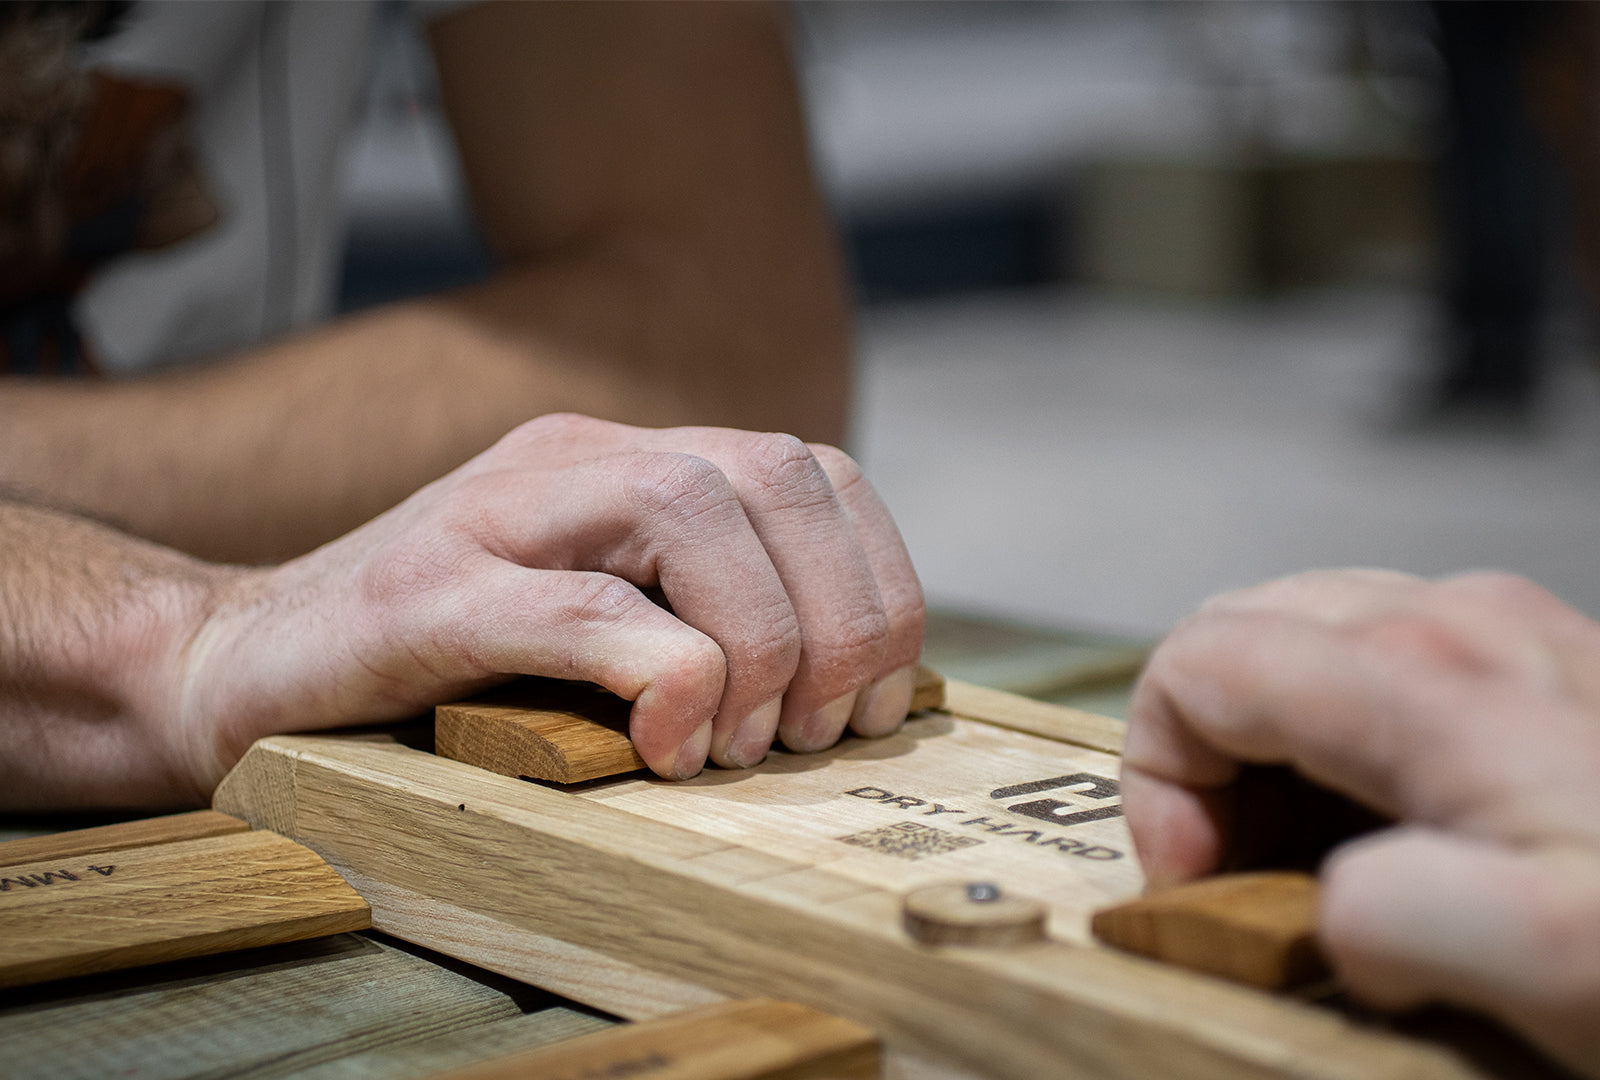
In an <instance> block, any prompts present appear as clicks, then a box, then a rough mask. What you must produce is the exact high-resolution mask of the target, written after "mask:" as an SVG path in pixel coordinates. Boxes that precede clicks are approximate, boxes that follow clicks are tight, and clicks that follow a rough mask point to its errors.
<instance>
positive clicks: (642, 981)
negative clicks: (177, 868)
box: [217, 710, 1486, 1080]
mask: <svg viewBox="0 0 1600 1080" xmlns="http://www.w3.org/2000/svg"><path fill="white" fill-rule="evenodd" d="M1023 711H1026V710H1023ZM1069 726H1070V725H1069ZM1116 765H1117V762H1116V759H1115V757H1114V756H1113V755H1110V754H1107V753H1104V752H1102V751H1097V750H1092V749H1087V748H1084V747H1080V746H1074V745H1071V744H1069V743H1065V742H1058V741H1053V740H1050V739H1044V738H1039V737H1036V736H1031V735H1027V734H1023V733H1019V732H1015V731H1009V730H1005V729H1003V728H1000V727H996V726H994V725H990V724H985V723H979V722H974V721H970V720H963V719H959V718H956V717H952V716H949V715H940V714H936V715H934V716H931V717H928V718H924V719H918V720H913V721H911V722H910V723H908V724H907V727H906V729H905V731H903V732H902V733H900V734H898V735H895V736H892V737H890V738H887V739H882V740H874V741H865V740H851V741H847V742H845V743H843V744H841V745H840V746H839V747H836V748H835V749H833V750H831V751H827V752H824V753H822V754H816V755H805V756H796V755H788V754H774V755H773V756H772V757H771V758H770V759H769V760H768V761H767V762H766V763H765V764H764V765H762V766H760V767H758V768H756V769H754V770H748V771H740V772H718V771H708V772H706V773H704V774H702V775H701V776H700V777H697V778H696V779H694V780H691V781H686V782H683V783H678V784H669V783H666V782H662V781H655V780H649V779H640V778H622V779H618V780H613V781H602V782H597V783H594V784H591V785H584V786H582V787H580V788H577V789H574V790H559V789H555V788H552V787H549V786H544V785H538V784H532V783H526V782H519V781H515V780H511V779H508V778H505V777H500V776H495V775H492V774H489V773H486V772H484V771H483V770H480V769H475V768H471V767H469V766H465V765H462V764H460V763H457V762H451V761H447V760H443V759H439V758H435V757H433V756H431V755H427V754H422V753H419V752H416V751H412V750H408V749H405V748H403V747H400V746H397V745H387V746H385V745H382V744H376V743H370V742H368V743H359V744H358V743H350V742H342V741H340V740H338V739H335V738H311V737H277V738H272V739H267V740H263V741H262V742H260V743H258V744H257V745H256V746H255V747H254V748H253V749H252V750H251V751H250V753H249V754H248V755H247V756H246V758H245V759H244V761H243V762H241V764H240V766H239V767H238V769H236V770H235V772H234V773H233V774H232V775H230V776H229V777H228V779H227V780H225V781H224V783H223V785H222V787H221V788H220V789H219V791H218V795H217V807H218V808H219V809H222V810H225V811H227V812H230V813H234V814H237V815H239V816H241V817H244V818H245V819H246V820H249V821H251V822H252V823H254V824H256V825H258V826H263V827H268V828H274V829H277V830H279V831H282V832H284V833H286V834H288V835H292V836H295V837H297V838H299V839H302V840H303V841H305V842H306V843H308V844H309V845H310V846H312V847H314V848H315V849H316V850H318V851H319V852H320V853H322V854H323V855H324V857H325V858H327V859H328V860H329V861H330V862H331V863H332V864H333V865H335V866H336V867H338V868H339V869H340V871H341V873H344V874H345V875H346V877H347V878H348V879H349V880H350V881H351V882H352V883H353V884H355V885H356V886H357V888H358V889H360V890H361V891H362V892H363V893H364V895H366V896H367V897H368V899H369V900H370V901H371V902H372V904H373V910H374V922H375V925H377V926H378V927H380V928H382V929H385V930H388V931H389V932H391V933H395V934H398V935H400V936H403V937H406V938H408V939H410V940H415V941H418V942H420V943H422V944H425V945H428V946H429V947H432V948H436V949H439V950H440V951H442V952H446V953H449V954H451V955H457V956H461V957H463V958H466V959H469V960H472V961H473V962H475V963H479V964H481V965H483V966H486V967H490V968H493V969H495V970H499V971H503V972H506V973H508V974H512V975H514V976H516V977H519V978H524V979H529V980H531V981H534V982H536V983H538V984H539V985H542V986H547V987H550V988H552V989H555V990H558V991H559V992H561V993H565V994H568V995H570V996H573V997H575V998H577V999H578V1000H580V1001H584V1002H586V1003H588V1004H591V1005H594V1006H597V1007H600V1008H604V1009H608V1010H610V1011H613V1012H616V1013H619V1014H621V1015H624V1016H628V1017H630V1018H635V1019H638V1018H642V1017H646V1016H651V1015H660V1014H662V1013H665V1012H669V1011H672V1010H673V1009H677V1008H684V1007H688V1006H689V1005H693V1004H702V1003H704V1002H706V1001H708V1000H716V999H717V998H719V997H729V996H731V997H744V996H752V995H768V996H772V997H778V998H783V999H788V1000H795V1001H800V1002H802V1003H806V1004H810V1005H813V1006H816V1007H818V1008H822V1009H826V1010H829V1011H833V1012H837V1013H839V1014H841V1015H844V1016H846V1017H847V1018H849V1019H852V1020H855V1021H857V1022H859V1023H862V1024H865V1025H867V1026H868V1027H871V1028H873V1029H874V1030H876V1031H878V1032H879V1033H880V1034H881V1035H882V1036H883V1037H884V1039H885V1041H886V1045H887V1046H888V1047H889V1048H890V1049H891V1050H892V1051H895V1052H898V1053H903V1054H909V1055H914V1056H916V1057H919V1058H922V1059H924V1060H928V1061H931V1062H933V1063H935V1064H936V1065H938V1066H941V1067H949V1068H951V1069H953V1070H966V1071H968V1072H970V1073H972V1074H974V1075H981V1076H986V1077H996V1078H1002V1077H1007V1078H1020V1077H1038V1076H1051V1077H1064V1078H1066V1077H1140V1078H1146V1077H1154V1078H1160V1077H1183V1078H1186V1080H1187V1078H1197V1080H1206V1078H1230V1080H1232V1078H1242V1077H1280V1076H1281V1077H1303V1078H1312V1077H1316V1078H1327V1080H1332V1078H1335V1077H1338V1078H1348V1080H1357V1078H1360V1080H1370V1078H1378V1080H1384V1078H1394V1080H1398V1078H1401V1077H1406V1078H1418V1080H1420V1078H1428V1077H1440V1078H1443V1077H1452V1078H1464V1077H1476V1076H1482V1075H1486V1074H1484V1073H1483V1072H1481V1071H1480V1070H1478V1069H1477V1068H1476V1067H1475V1066H1474V1065H1472V1064H1470V1063H1468V1062H1467V1061H1465V1060H1464V1059H1462V1058H1461V1057H1460V1056H1459V1055H1457V1054H1455V1053H1454V1052H1452V1051H1450V1050H1448V1049H1446V1048H1441V1047H1438V1046H1435V1045H1431V1044H1429V1043H1426V1042H1420V1041H1418V1040H1415V1039H1411V1038H1407V1037H1404V1036H1401V1035H1396V1034H1393V1033H1390V1032H1387V1031H1383V1030H1379V1029H1376V1028H1369V1027H1365V1026H1361V1025H1357V1024H1353V1023H1351V1022H1350V1021H1349V1020H1347V1019H1346V1018H1345V1017H1343V1016H1341V1015H1338V1014H1336V1013H1333V1012H1330V1011H1328V1010H1327V1009H1324V1008H1321V1007H1319V1006H1315V1005H1311V1004H1307V1003H1303V1002H1299V1001H1295V1000H1292V999H1283V998H1277V997H1273V996H1270V995H1266V994H1263V993H1259V992H1256V991H1252V990H1248V989H1245V988H1240V987H1234V986H1231V985H1228V984H1224V983H1221V982H1219V981H1217V980H1215V979H1211V978H1207V977H1203V976H1199V975H1193V974H1189V973H1186V972H1182V971H1178V970H1174V969H1170V968H1167V967H1165V966H1164V965H1159V964H1155V963H1153V962H1150V961H1145V960H1142V959H1140V958H1137V957H1131V956H1127V955H1124V954H1120V953H1116V952H1113V951H1112V950H1109V949H1105V948H1103V947H1099V946H1095V945H1092V944H1091V943H1090V939H1089V938H1088V935H1087V923H1088V918H1089V914H1090V913H1091V912H1092V911H1093V910H1095V909H1097V908H1100V907H1103V906H1105V905H1106V904H1107V903H1109V902H1114V901H1118V900H1123V899H1127V898H1130V897H1132V896H1134V895H1137V894H1138V892H1139V891H1140V888H1141V886H1142V881H1141V879H1140V875H1139V871H1138V868H1137V867H1136V866H1135V865H1134V863H1133V860H1132V858H1131V857H1130V853H1129V850H1128V845H1127V836H1126V831H1125V828H1124V826H1123V824H1122V821H1121V819H1120V817H1119V816H1116V812H1115V807H1116V803H1117V795H1116V792H1115V786H1114V778H1115V776H1116V775H1117V771H1116ZM1065 777H1071V778H1073V779H1071V780H1063V779H1061V778H1065ZM1063 785H1064V786H1063ZM1028 804H1035V805H1033V806H1032V807H1031V808H1030V810H1029V811H1028V812H1019V808H1021V807H1023V806H1024V805H1028ZM1038 804H1043V805H1038ZM1057 811H1059V812H1057ZM1041 813H1042V814H1044V815H1045V817H1043V818H1041V817H1039V816H1037V815H1038V814H1041ZM1077 815H1085V816H1083V817H1078V816H1077ZM927 830H934V831H933V832H929V831H927ZM971 841H976V842H975V843H974V842H971ZM913 856H915V857H913ZM974 879H982V880H986V881H992V882H994V883H996V884H998V885H1000V886H1001V887H1003V888H1004V889H1005V890H1007V891H1008V892H1011V893H1015V894H1016V895H1019V896H1023V897H1032V898H1034V899H1036V900H1039V901H1041V902H1042V903H1044V904H1045V905H1046V907H1047V908H1048V911H1049V931H1050V934H1051V936H1052V940H1049V941H1046V942H1042V943H1036V944H1029V945H1015V946H1001V947H984V948H979V947H966V946H962V947H930V946H925V945H919V944H917V943H915V942H914V941H912V940H911V939H910V938H909V937H908V936H907V934H906V932H905V930H904V927H903V923H902V897H903V894H904V893H906V892H907V891H910V890H912V889H915V888H919V887H922V886H925V885H929V884H935V883H939V882H945V881H956V882H962V881H971V880H974Z"/></svg>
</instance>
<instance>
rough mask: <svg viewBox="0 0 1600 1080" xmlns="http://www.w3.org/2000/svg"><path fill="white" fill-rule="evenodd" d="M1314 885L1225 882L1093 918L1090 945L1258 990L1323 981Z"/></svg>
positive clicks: (1303, 877)
mask: <svg viewBox="0 0 1600 1080" xmlns="http://www.w3.org/2000/svg"><path fill="white" fill-rule="evenodd" d="M1316 924H1317V879H1316V878H1314V877H1312V876H1311V875H1310V874H1302V873H1292V872H1288V871H1281V872H1262V873H1249V874H1223V875H1220V876H1218V877H1212V878H1206V879H1204V880H1202V881H1196V882H1192V883H1190V884H1187V885H1180V886H1178V887H1176V888H1172V889H1163V890H1161V891H1160V892H1154V893H1150V894H1149V895H1146V896H1142V897H1140V898H1139V899H1137V900H1133V901H1130V902H1129V903H1126V904H1121V905H1118V906H1117V907H1113V908H1107V909H1106V910H1104V911H1100V912H1097V913H1096V914H1095V916H1094V919H1093V921H1092V926H1093V930H1094V935H1095V937H1097V938H1099V939H1100V940H1101V941H1104V942H1106V943H1107V944H1109V945H1115V946H1116V947H1117V948H1120V949H1126V950H1128V951H1129V952H1134V953H1138V954H1139V955H1141V956H1148V957H1151V958H1153V959H1156V960H1164V961H1166V962H1167V963H1169V964H1177V965H1179V966H1180V967H1186V968H1190V969H1192V970H1195V971H1204V972H1207V973H1209V974H1212V975H1219V976H1221V977H1222V978H1225V979H1231V980H1233V981H1234V982H1240V983H1245V984H1247V985H1249V986H1259V987H1261V988H1262V989H1264V990H1284V989H1288V988H1290V987H1293V986H1299V985H1301V984H1304V983H1307V982H1311V981H1313V980H1316V979H1321V978H1325V977H1326V976H1327V975H1328V966H1327V963H1326V961H1325V960H1324V959H1323V957H1322V954H1321V953H1320V952H1319V951H1318V949H1317V942H1316Z"/></svg>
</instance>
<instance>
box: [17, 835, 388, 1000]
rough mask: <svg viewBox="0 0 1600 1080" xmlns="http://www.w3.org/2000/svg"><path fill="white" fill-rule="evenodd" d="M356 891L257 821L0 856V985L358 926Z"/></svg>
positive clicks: (365, 913) (360, 910) (361, 921)
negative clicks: (105, 845)
mask: <svg viewBox="0 0 1600 1080" xmlns="http://www.w3.org/2000/svg"><path fill="white" fill-rule="evenodd" d="M369 925H370V912H369V910H368V908H367V904H366V901H364V900H362V899H361V897H360V896H358V895H357V894H356V892H355V890H354V889H352V888H350V886H349V885H347V884H346V883H345V881H344V879H343V878H341V877H340V876H339V875H338V874H337V873H336V872H334V871H333V870H332V869H331V868H330V867H329V866H328V865H327V864H326V863H324V862H323V861H322V860H321V859H320V858H318V857H317V855H316V854H315V853H313V852H312V851H310V850H308V849H307V848H305V847H302V846H301V845H299V844H297V843H295V842H294V841H292V840H288V839H285V838H284V837H282V836H278V835H276V834H273V833H269V832H240V833H231V834H227V835H223V836H211V837H204V838H201V839H197V840H182V841H175V842H172V843H166V844H157V845H155V846H153V847H139V848H124V849H122V850H118V851H107V852H92V853H88V854H80V855H75V856H70V857H62V858H57V859H50V860H47V861H40V862H32V863H22V864H18V865H12V866H6V867H3V868H0V987H6V986H21V985H26V984H29V983H37V982H43V981H47V980H51V979H61V978H66V977H69V976H73V975H83V974H87V973H90V972H103V971H113V970H117V969H120V968H127V967H137V966H140V965H143V964H154V963H160V962H162V961H166V960H177V959H183V958H185V957H191V956H203V955H206V954H209V953H216V952H225V951H228V950H231V949H246V948H252V947H255V946H259V945H271V944H276V943H280V942H285V941H296V940H299V939H302V938H308V937H319V936H322V935H326V934H336V933H340V932H343V931H347V930H360V929H364V928H365V927H367V926H369Z"/></svg>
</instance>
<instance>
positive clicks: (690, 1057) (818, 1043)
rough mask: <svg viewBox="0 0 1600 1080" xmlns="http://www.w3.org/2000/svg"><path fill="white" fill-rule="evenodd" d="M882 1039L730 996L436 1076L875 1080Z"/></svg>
mask: <svg viewBox="0 0 1600 1080" xmlns="http://www.w3.org/2000/svg"><path fill="white" fill-rule="evenodd" d="M880 1057H881V1054H880V1051H879V1047H878V1040H877V1039H876V1037H874V1036H873V1034H872V1032H871V1031H870V1030H868V1029H867V1028H864V1027H862V1026H861V1025H859V1024H853V1023H851V1022H850V1021H848V1020H843V1019H840V1018H839V1017H837V1016H830V1015H828V1014H827V1013H824V1012H819V1011H817V1010H816V1009H808V1008H806V1007H805V1006H804V1005H795V1004H792V1003H789V1002H782V1001H767V1000H755V1001H730V1002H724V1003H722V1004H719V1005H708V1006H705V1007H704V1008H700V1009H693V1010H690V1011H689V1012H685V1013H679V1014H677V1015H675V1016H667V1017H662V1018H661V1019H659V1020H647V1021H645V1022H644V1023H641V1024H623V1025H620V1026H618V1027H613V1028H609V1029H607V1030H605V1031H597V1032H594V1033H593V1034H590V1035H584V1036H580V1037H578V1038H575V1039H570V1040H568V1041H566V1042H563V1043H560V1044H558V1045H555V1046H547V1047H543V1048H541V1049H537V1050H531V1051H528V1052H527V1053H524V1054H518V1055H515V1056H513V1057H510V1058H506V1059H504V1060H500V1061H492V1062H485V1063H483V1064H480V1065H475V1066H471V1067H468V1068H464V1069H459V1070H456V1071H454V1072H450V1073H445V1074H443V1075H441V1076H439V1077H438V1078H437V1080H521V1078H524V1077H530V1076H540V1077H552V1078H555V1077H573V1078H581V1077H611V1076H615V1077H628V1078H629V1080H873V1078H875V1077H878V1076H880V1075H881V1069H880Z"/></svg>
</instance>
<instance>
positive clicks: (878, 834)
mask: <svg viewBox="0 0 1600 1080" xmlns="http://www.w3.org/2000/svg"><path fill="white" fill-rule="evenodd" d="M839 839H840V840H843V841H844V842H845V843H847V844H854V845H855V846H856V847H864V848H870V849H872V850H873V851H876V852H877V853H878V854H880V855H893V856H895V857H896V858H899V859H925V858H927V857H928V856H929V855H943V854H944V853H945V852H947V851H960V850H961V849H962V848H969V847H972V846H973V845H974V844H981V843H983V841H982V840H979V839H978V838H977V837H975V836H957V835H956V834H955V833H953V832H946V831H945V830H944V829H935V828H934V827H933V826H932V825H923V824H922V823H920V822H916V821H901V822H897V823H895V824H893V825H880V826H879V827H878V828H876V829H868V830H867V831H866V832H858V833H851V834H850V835H849V836H841V837H839Z"/></svg>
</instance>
